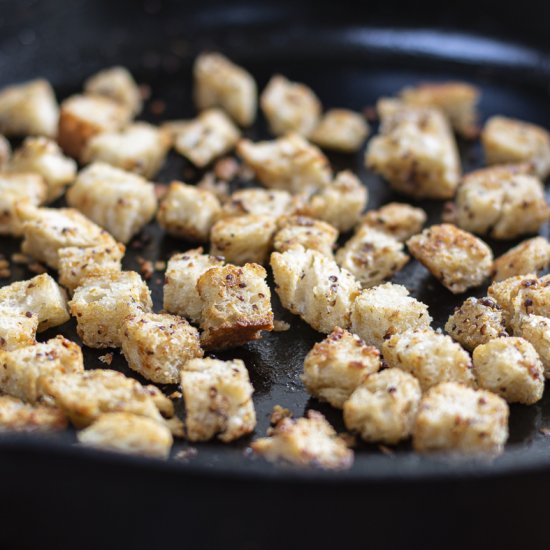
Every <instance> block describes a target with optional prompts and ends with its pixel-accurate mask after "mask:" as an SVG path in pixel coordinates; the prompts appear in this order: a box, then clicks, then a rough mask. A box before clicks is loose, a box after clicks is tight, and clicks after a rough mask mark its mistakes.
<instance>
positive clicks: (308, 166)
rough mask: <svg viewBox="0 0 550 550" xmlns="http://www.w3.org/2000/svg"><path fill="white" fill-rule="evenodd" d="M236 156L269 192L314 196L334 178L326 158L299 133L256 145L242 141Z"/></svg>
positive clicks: (248, 141)
mask: <svg viewBox="0 0 550 550" xmlns="http://www.w3.org/2000/svg"><path fill="white" fill-rule="evenodd" d="M237 153H238V154H239V156H240V157H242V159H243V160H244V162H245V163H246V164H247V165H248V166H249V167H250V168H251V169H252V170H253V171H254V173H255V174H256V177H257V178H258V179H259V180H260V182H262V183H263V185H265V186H266V187H269V188H270V189H283V190H285V191H289V192H290V193H306V194H311V193H313V192H315V191H318V190H320V189H323V188H325V187H326V186H327V185H329V184H330V181H331V178H332V171H331V169H330V164H329V162H328V159H327V157H325V155H324V154H323V153H322V152H321V150H320V149H318V148H317V147H315V146H314V145H311V144H310V143H308V141H307V140H305V139H304V138H303V137H301V136H299V135H298V134H288V135H286V136H284V137H281V138H279V139H275V140H273V141H259V142H257V143H253V142H252V141H250V140H248V139H241V141H239V144H238V145H237Z"/></svg>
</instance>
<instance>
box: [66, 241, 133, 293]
mask: <svg viewBox="0 0 550 550" xmlns="http://www.w3.org/2000/svg"><path fill="white" fill-rule="evenodd" d="M125 250H126V248H125V247H124V245H123V244H117V243H113V244H108V245H99V246H90V247H82V246H68V247H67V248H60V249H59V283H60V284H62V285H63V286H64V287H65V288H66V289H68V290H69V291H71V292H72V291H73V290H74V289H75V288H76V287H77V286H78V285H80V282H81V281H82V280H83V279H84V278H86V277H88V276H90V275H93V274H97V273H106V272H107V271H121V269H122V264H121V261H122V257H123V256H124V252H125Z"/></svg>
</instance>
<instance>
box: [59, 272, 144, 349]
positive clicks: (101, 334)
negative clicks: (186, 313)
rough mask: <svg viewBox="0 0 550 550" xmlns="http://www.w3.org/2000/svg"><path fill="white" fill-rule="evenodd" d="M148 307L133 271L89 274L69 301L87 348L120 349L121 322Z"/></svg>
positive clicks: (140, 279) (79, 333) (138, 280)
mask: <svg viewBox="0 0 550 550" xmlns="http://www.w3.org/2000/svg"><path fill="white" fill-rule="evenodd" d="M151 307H152V302H151V293H150V292H149V289H148V288H147V285H146V284H145V282H144V281H143V279H142V278H141V277H140V276H139V275H138V274H137V273H135V272H134V271H120V272H117V271H107V272H106V273H96V274H93V275H91V276H89V277H87V278H85V279H84V280H83V281H81V284H80V286H78V287H77V288H76V290H75V291H74V295H73V298H72V300H71V301H70V302H69V308H70V311H71V315H73V317H76V330H77V332H78V335H79V336H80V338H82V341H83V342H84V344H85V345H87V346H89V347H91V348H109V347H120V345H121V339H120V329H121V327H122V324H123V321H124V319H125V318H126V317H128V316H129V315H131V314H132V313H136V312H149V311H151Z"/></svg>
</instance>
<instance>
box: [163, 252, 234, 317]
mask: <svg viewBox="0 0 550 550" xmlns="http://www.w3.org/2000/svg"><path fill="white" fill-rule="evenodd" d="M223 264H224V261H223V258H220V257H215V256H211V255H209V254H203V249H202V248H196V249H194V250H188V251H187V252H184V253H183V254H174V255H173V256H172V257H171V258H170V260H169V261H168V265H167V267H166V273H165V275H164V301H163V307H164V309H165V310H166V311H168V312H169V313H173V314H174V315H180V316H182V317H186V318H187V319H189V320H190V321H192V322H194V323H199V322H200V320H201V317H202V306H203V302H202V299H201V297H200V296H199V291H198V290H197V281H198V280H199V279H200V277H201V275H202V274H203V273H205V272H206V271H208V270H209V269H210V268H212V267H221V266H222V265H223Z"/></svg>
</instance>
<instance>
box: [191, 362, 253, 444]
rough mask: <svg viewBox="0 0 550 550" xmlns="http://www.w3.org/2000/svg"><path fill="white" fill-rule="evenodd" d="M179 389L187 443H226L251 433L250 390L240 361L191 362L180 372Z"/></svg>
mask: <svg viewBox="0 0 550 550" xmlns="http://www.w3.org/2000/svg"><path fill="white" fill-rule="evenodd" d="M181 389H182V392H183V399H184V403H185V412H186V415H187V416H186V419H185V427H186V435H187V439H189V440H190V441H207V440H209V439H212V438H213V437H215V436H217V437H218V439H219V440H220V441H223V442H224V443H229V442H230V441H234V440H235V439H238V438H239V437H242V436H243V435H246V434H249V433H250V432H252V431H253V430H254V428H255V426H256V412H255V410H254V403H253V402H252V393H253V392H254V388H253V387H252V384H251V383H250V378H249V376H248V371H247V370H246V367H245V365H244V363H243V362H242V361H241V360H240V359H234V360H233V361H220V360H218V359H210V358H206V359H192V360H191V361H189V362H188V363H187V364H186V365H185V369H184V370H183V371H182V373H181Z"/></svg>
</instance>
